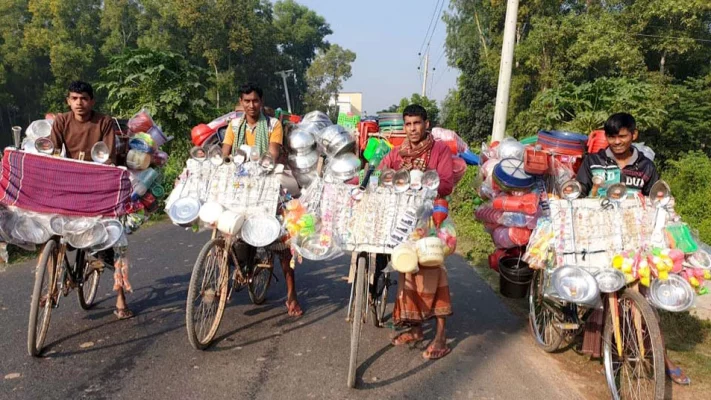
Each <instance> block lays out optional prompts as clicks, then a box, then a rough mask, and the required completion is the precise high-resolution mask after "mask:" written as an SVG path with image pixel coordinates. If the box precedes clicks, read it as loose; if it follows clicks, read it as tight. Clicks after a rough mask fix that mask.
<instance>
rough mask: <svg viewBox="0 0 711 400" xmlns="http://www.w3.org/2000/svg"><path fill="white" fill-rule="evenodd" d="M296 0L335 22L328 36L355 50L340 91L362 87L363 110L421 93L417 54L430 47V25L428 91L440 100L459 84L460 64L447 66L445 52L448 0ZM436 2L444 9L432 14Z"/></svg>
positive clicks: (371, 112)
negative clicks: (349, 76) (428, 32)
mask: <svg viewBox="0 0 711 400" xmlns="http://www.w3.org/2000/svg"><path fill="white" fill-rule="evenodd" d="M296 1H297V2H298V3H300V4H303V5H305V6H307V7H309V8H310V9H312V10H314V11H316V12H317V13H318V14H319V15H321V16H323V17H324V18H325V19H326V21H327V22H328V23H329V24H330V25H331V30H332V31H333V34H332V35H330V36H327V37H326V40H328V41H329V42H331V43H336V44H338V45H339V46H341V47H344V48H346V49H349V50H352V51H354V52H355V53H356V61H355V62H354V63H353V65H352V73H353V76H352V77H351V78H350V79H349V80H347V81H346V82H345V83H344V85H343V89H342V91H343V92H362V93H363V111H364V112H367V113H368V114H369V115H373V114H375V113H376V112H378V111H380V110H383V109H385V108H388V107H389V106H390V105H392V104H396V103H399V102H400V99H401V98H403V97H408V98H409V97H410V96H411V95H412V94H413V93H420V94H421V93H422V73H421V71H418V69H417V67H418V66H420V65H421V64H422V68H424V62H422V63H421V61H420V60H421V57H420V56H418V55H417V54H418V52H420V49H421V48H426V47H427V46H426V44H427V43H426V42H427V41H426V39H425V34H426V32H427V30H428V27H429V31H430V34H431V37H432V38H431V40H429V43H430V45H429V49H430V50H429V52H430V77H429V78H428V88H427V96H428V97H430V98H433V99H435V100H437V101H438V102H440V103H441V101H442V100H444V98H445V97H446V95H447V93H448V92H449V90H450V89H452V88H455V87H456V80H457V75H458V70H457V69H456V68H451V67H448V66H447V56H446V55H445V54H444V42H445V39H446V33H447V32H446V31H447V27H446V24H445V23H444V21H442V19H441V15H442V13H444V12H445V11H447V8H448V6H449V1H448V0H441V1H440V0H356V1H347V2H346V1H344V0H296ZM438 3H439V5H440V6H443V8H442V13H440V15H438V16H435V18H434V20H433V18H432V16H433V14H435V13H436V11H439V7H438V8H437V10H436V11H435V6H436V5H438ZM430 21H432V24H431V25H430ZM433 30H434V33H433V34H432V31H433ZM429 37H430V35H428V36H427V38H428V39H429ZM423 42H424V45H423ZM423 54H424V52H423ZM432 68H435V71H434V72H433V71H432Z"/></svg>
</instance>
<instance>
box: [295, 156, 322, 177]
mask: <svg viewBox="0 0 711 400" xmlns="http://www.w3.org/2000/svg"><path fill="white" fill-rule="evenodd" d="M318 157H319V155H318V152H316V151H311V152H310V153H306V154H290V155H289V161H288V163H289V167H291V169H292V171H294V172H298V173H302V174H304V173H309V172H311V171H313V170H314V169H315V168H316V165H317V164H318Z"/></svg>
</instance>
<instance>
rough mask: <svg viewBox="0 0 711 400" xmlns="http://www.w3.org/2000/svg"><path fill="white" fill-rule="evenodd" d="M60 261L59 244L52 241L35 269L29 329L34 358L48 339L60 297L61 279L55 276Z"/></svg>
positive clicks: (31, 353)
mask: <svg viewBox="0 0 711 400" xmlns="http://www.w3.org/2000/svg"><path fill="white" fill-rule="evenodd" d="M58 259H59V248H58V247H57V242H56V241H55V240H50V241H49V242H47V244H45V245H44V249H43V250H42V254H40V258H39V261H38V262H37V268H36V269H35V286H34V289H33V291H32V303H31V304H30V321H29V325H28V327H27V352H28V353H29V354H30V356H32V357H37V356H39V355H40V353H41V352H42V347H43V346H44V341H45V339H46V338H47V330H48V329H49V321H50V317H51V315H52V307H54V305H55V304H56V303H57V297H58V296H59V289H58V288H57V281H58V280H59V279H58V277H56V276H55V275H56V274H57V265H58Z"/></svg>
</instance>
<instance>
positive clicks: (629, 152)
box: [577, 113, 659, 196]
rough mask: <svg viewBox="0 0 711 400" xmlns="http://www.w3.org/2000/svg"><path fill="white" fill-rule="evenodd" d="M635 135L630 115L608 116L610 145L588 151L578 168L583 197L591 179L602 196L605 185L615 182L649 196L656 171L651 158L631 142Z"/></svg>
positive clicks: (635, 130) (608, 141) (656, 175)
mask: <svg viewBox="0 0 711 400" xmlns="http://www.w3.org/2000/svg"><path fill="white" fill-rule="evenodd" d="M637 135H638V132H637V124H636V122H635V120H634V117H632V116H631V115H630V114H627V113H617V114H613V115H612V116H610V118H608V119H607V121H606V122H605V137H606V138H607V143H608V144H609V147H608V148H607V149H605V150H600V151H599V152H597V153H595V154H589V155H588V156H587V157H585V159H584V160H583V165H582V166H581V167H580V169H579V170H578V176H577V181H578V182H580V184H581V185H582V187H583V194H584V195H585V196H587V195H588V194H590V192H591V189H592V188H593V186H594V183H593V181H598V183H599V189H598V190H597V195H600V196H604V195H605V192H606V190H607V187H608V186H610V185H612V184H615V183H624V184H625V185H626V186H627V189H628V191H629V192H642V194H643V195H645V196H649V190H650V189H651V188H652V185H654V183H655V182H656V181H658V180H659V174H658V173H657V168H656V167H655V166H654V163H653V162H652V160H650V159H649V158H647V157H646V156H645V155H644V154H643V153H642V152H641V151H639V150H637V149H636V148H635V147H634V146H633V145H632V143H633V142H634V141H635V140H637ZM596 177H598V178H596ZM595 178H596V179H595ZM593 195H595V193H593Z"/></svg>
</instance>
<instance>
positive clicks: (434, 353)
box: [422, 346, 452, 360]
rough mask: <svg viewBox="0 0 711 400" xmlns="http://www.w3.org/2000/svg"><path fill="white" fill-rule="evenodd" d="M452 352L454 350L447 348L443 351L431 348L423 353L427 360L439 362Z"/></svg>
mask: <svg viewBox="0 0 711 400" xmlns="http://www.w3.org/2000/svg"><path fill="white" fill-rule="evenodd" d="M451 352H452V349H450V348H449V347H445V348H443V349H433V348H432V346H430V347H428V348H427V350H425V352H424V353H422V357H423V358H424V359H426V360H439V359H440V358H443V357H444V356H446V355H447V354H449V353H451Z"/></svg>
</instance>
